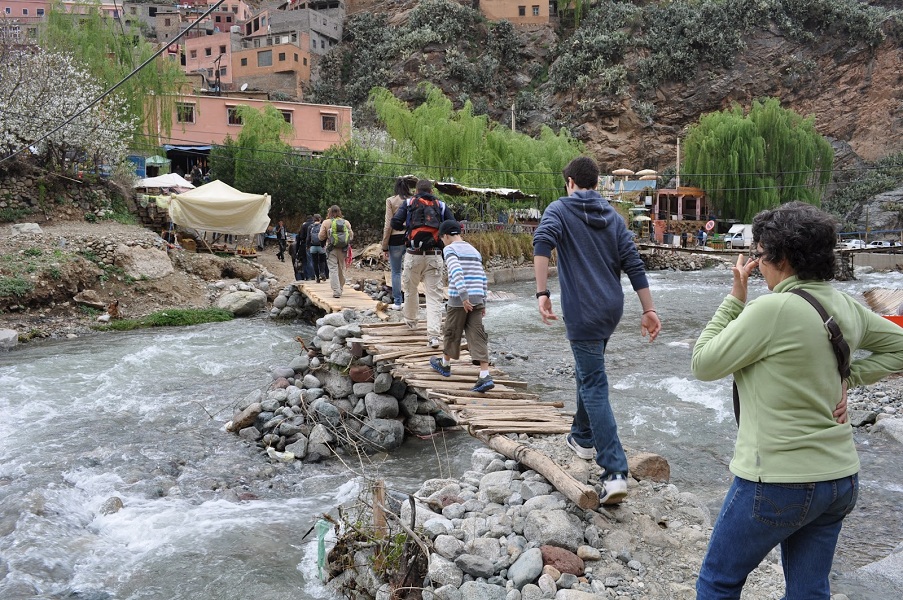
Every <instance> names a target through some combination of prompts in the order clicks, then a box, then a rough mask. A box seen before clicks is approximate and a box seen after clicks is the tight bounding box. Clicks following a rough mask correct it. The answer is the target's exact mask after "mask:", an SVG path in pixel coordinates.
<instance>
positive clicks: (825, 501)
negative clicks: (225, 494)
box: [299, 157, 903, 600]
mask: <svg viewBox="0 0 903 600" xmlns="http://www.w3.org/2000/svg"><path fill="white" fill-rule="evenodd" d="M563 176H564V180H565V189H566V192H567V195H566V196H563V197H561V198H559V199H558V200H556V201H555V202H552V203H551V204H550V205H549V206H548V207H547V208H546V209H545V212H544V213H543V215H542V218H541V220H540V223H539V225H538V227H537V228H536V231H535V233H534V236H533V255H534V258H533V267H534V276H535V279H536V301H537V310H538V312H539V317H540V319H541V320H542V322H543V323H545V324H547V325H551V324H553V323H554V322H555V321H556V320H557V319H558V318H559V317H558V315H557V314H556V313H555V310H554V309H553V304H552V292H551V291H550V288H549V285H548V281H549V267H550V261H551V258H552V255H553V252H555V253H556V258H555V263H556V267H557V276H558V288H559V290H560V292H559V295H560V310H561V316H562V318H563V321H564V329H565V333H566V336H567V339H568V341H569V343H570V346H571V351H572V354H573V356H574V371H575V378H576V384H577V391H576V410H575V414H574V417H573V421H572V425H571V431H570V433H569V434H568V435H567V436H566V438H565V440H566V444H567V445H568V447H569V448H570V449H571V450H572V451H573V452H574V453H575V454H576V455H577V456H578V457H579V458H581V459H585V460H595V461H596V463H597V464H598V465H599V467H601V469H602V476H601V481H600V488H601V492H600V501H601V502H602V503H603V504H606V505H615V504H619V503H621V502H622V501H623V500H624V499H625V498H626V496H627V494H628V464H627V458H626V455H625V452H624V449H623V447H622V445H621V442H620V439H619V437H618V431H617V424H616V421H615V416H614V413H613V411H612V407H611V403H610V401H609V385H608V379H607V376H606V371H605V351H606V350H607V347H608V342H609V339H610V338H611V335H612V333H613V332H614V330H615V328H616V327H617V325H618V323H619V322H620V320H621V316H622V314H623V312H624V292H623V289H622V285H621V275H622V273H623V274H626V275H627V278H628V279H629V281H630V284H631V287H632V288H633V290H634V292H635V293H636V295H637V298H638V300H639V303H640V306H641V309H640V318H639V326H640V327H639V328H640V334H641V335H642V336H644V337H645V336H648V338H649V341H650V342H651V341H654V340H655V339H656V338H657V337H658V336H659V334H660V333H661V331H662V323H661V321H660V319H659V317H658V314H657V311H656V306H655V303H654V302H653V297H652V293H651V291H650V287H649V281H648V280H647V278H646V273H645V268H644V264H643V261H642V259H641V257H640V254H639V251H638V249H637V246H636V244H635V242H634V236H633V234H632V233H631V232H630V230H629V229H628V227H627V224H626V223H625V220H624V219H623V218H621V217H620V216H619V215H618V214H617V212H616V211H615V209H614V208H613V207H612V206H611V205H610V204H609V203H608V202H607V201H606V200H605V199H604V198H603V197H602V196H601V195H600V194H599V192H598V191H597V187H598V183H599V168H598V165H597V164H596V163H595V161H593V160H592V159H591V158H588V157H579V158H576V159H574V160H573V161H571V162H570V163H569V164H568V165H567V166H566V167H565V169H564V171H563ZM336 219H339V220H341V211H339V209H338V207H337V206H334V207H332V208H330V213H329V218H328V219H327V220H326V221H323V222H322V223H320V220H319V216H318V215H314V217H313V218H312V219H309V220H308V222H307V223H305V226H304V227H302V230H301V232H300V233H299V235H300V238H301V239H302V240H307V239H315V240H316V241H318V242H320V244H319V245H322V244H323V243H325V244H326V250H325V251H324V250H321V251H314V250H313V248H316V247H318V245H314V244H313V243H308V244H306V245H303V247H304V248H306V250H305V253H306V256H307V257H308V258H309V257H310V256H311V255H313V254H315V253H320V252H326V253H327V256H329V257H330V260H329V269H330V272H332V270H333V269H336V270H338V269H342V268H343V266H342V261H341V260H338V259H339V258H340V257H341V250H340V249H336V248H335V244H333V246H332V249H330V245H329V244H330V239H331V236H332V235H333V234H332V233H331V230H335V227H334V225H332V224H331V223H330V221H331V222H332V223H335V220H336ZM346 227H347V231H348V239H349V240H350V238H351V228H350V225H348V224H347V222H346ZM311 230H312V231H315V234H313V235H311V234H309V231H311ZM752 231H753V244H752V255H751V256H744V255H742V254H741V255H740V256H738V259H737V263H736V265H735V266H734V267H733V268H732V273H733V282H732V285H731V288H730V290H729V292H728V294H727V295H726V296H725V298H724V300H723V301H722V303H721V305H720V306H719V307H718V309H717V310H716V312H715V314H714V316H713V317H712V319H711V320H710V321H709V323H708V324H707V325H706V326H705V328H704V330H703V331H702V333H701V334H700V336H699V339H698V340H697V342H696V344H695V346H694V349H693V353H692V361H691V368H692V371H693V374H694V375H695V376H696V377H697V378H698V379H700V380H703V381H711V380H716V379H721V378H724V377H727V376H728V375H733V376H734V381H735V399H734V400H735V412H736V416H737V424H738V433H737V441H736V445H735V451H734V456H733V459H732V460H731V462H730V470H731V472H732V473H733V475H734V479H733V483H732V485H731V488H730V490H729V492H728V494H727V497H726V498H725V500H724V504H723V507H722V509H721V512H720V514H719V516H718V518H717V520H716V522H715V526H714V531H713V533H712V537H711V541H710V543H709V548H708V551H707V553H706V556H705V558H704V561H703V564H702V568H701V569H700V573H699V578H698V580H697V584H696V590H697V598H699V599H700V600H708V599H723V598H739V597H740V592H741V590H742V588H743V586H744V584H745V582H746V578H747V576H748V575H749V573H750V572H751V571H752V570H753V569H754V568H756V567H757V566H758V565H759V563H760V562H761V561H762V560H763V559H764V558H765V556H766V555H767V554H768V553H769V552H770V551H771V550H772V548H774V547H775V546H780V549H781V562H782V566H783V569H784V577H785V582H786V595H787V597H788V598H824V599H827V598H829V596H830V587H829V581H828V575H829V572H830V570H831V564H832V560H833V556H834V551H835V548H836V544H837V539H838V536H839V533H840V529H841V526H842V522H843V520H844V517H845V516H846V515H847V514H848V513H849V512H850V511H851V510H852V509H853V507H854V505H855V504H856V500H857V497H858V491H859V480H858V472H859V459H858V456H857V454H856V449H855V446H854V442H853V433H852V427H851V426H850V424H849V421H848V418H847V406H846V393H847V389H848V388H849V387H854V386H860V385H867V384H871V383H875V382H877V381H878V380H880V379H881V378H883V377H885V376H887V375H889V374H891V373H894V372H900V371H903V328H900V327H898V326H897V325H895V324H894V323H892V322H891V321H888V320H886V319H883V318H881V317H880V316H879V315H877V314H875V313H873V312H872V311H870V310H869V309H867V308H866V307H864V306H863V305H862V304H860V303H859V302H857V301H856V300H855V299H854V298H852V297H850V296H848V295H846V294H844V293H842V292H839V291H837V290H835V289H834V288H833V287H832V286H831V285H830V284H829V283H828V281H829V280H830V279H832V278H833V276H834V244H835V238H836V233H835V232H836V222H835V220H834V219H833V217H831V216H830V215H828V214H827V213H825V212H822V211H821V210H820V209H818V208H815V207H814V206H811V205H809V204H805V203H801V202H791V203H788V204H783V205H781V206H779V207H777V208H775V209H771V210H764V211H762V212H760V213H759V214H758V215H756V217H755V218H754V219H753V228H752ZM701 233H702V234H703V235H702V236H700V235H699V232H697V241H698V239H699V238H700V237H702V240H703V243H704V240H705V237H703V236H704V235H705V232H704V231H702V232H701ZM463 234H464V232H463V231H462V227H461V225H460V223H458V222H457V221H456V220H455V219H454V216H453V215H452V213H451V211H450V210H449V208H448V207H447V206H446V205H445V203H444V202H442V201H441V200H439V199H438V198H437V197H436V196H435V195H434V194H433V190H432V184H431V182H430V181H428V180H419V181H417V183H416V187H415V190H414V193H413V194H411V192H410V188H409V186H408V182H407V181H405V180H404V179H398V180H397V181H396V186H395V194H394V195H393V196H392V197H390V198H387V199H386V212H385V223H384V232H383V239H382V251H383V252H384V254H385V256H386V258H387V259H388V261H389V265H390V268H391V271H392V279H391V281H392V294H393V300H394V303H393V305H392V308H393V309H395V310H400V311H402V315H403V317H404V322H405V323H406V324H407V325H408V326H409V327H411V328H416V327H417V326H418V308H419V297H418V289H417V286H418V284H420V283H423V285H424V291H425V295H426V311H425V317H426V331H427V345H428V346H429V347H431V348H439V346H440V343H441V345H442V355H441V356H436V357H433V358H432V359H431V360H430V365H431V367H432V368H433V369H434V370H435V371H437V372H438V373H440V374H441V375H443V376H445V377H449V376H450V375H451V371H452V364H451V362H452V361H453V360H455V359H458V358H459V357H460V347H461V340H462V335H463V336H466V339H467V343H468V350H469V352H470V355H471V359H472V361H473V362H474V364H479V366H480V373H479V377H478V379H477V381H476V383H475V385H474V387H473V390H474V391H476V392H488V391H489V390H491V389H492V388H493V387H494V383H493V381H492V378H491V376H490V373H489V353H488V335H487V333H486V330H485V329H484V326H483V317H484V316H485V314H486V298H487V293H488V287H487V278H486V273H485V271H484V269H483V257H482V256H481V255H480V253H479V252H478V251H477V250H476V248H474V247H473V246H472V245H471V244H469V243H468V242H466V241H465V240H464V237H463ZM299 247H300V246H299ZM302 264H303V263H302ZM309 264H310V263H308V265H309ZM308 269H309V268H308ZM443 269H447V272H448V290H447V295H448V301H447V303H445V304H444V305H443V290H442V287H441V286H442V272H443ZM757 270H758V271H759V272H760V273H761V275H762V278H763V279H764V281H765V284H766V286H767V287H768V289H769V290H771V291H772V292H773V293H771V294H766V295H764V296H762V297H760V298H757V299H755V300H752V301H750V302H747V290H748V284H749V277H750V276H751V275H752V274H753V272H755V271H757ZM320 272H321V271H320V270H316V271H315V272H314V273H315V277H316V278H317V279H318V280H319V278H320V276H321V275H320ZM306 273H307V274H308V276H309V273H310V270H308V271H306ZM331 281H332V280H331ZM333 290H334V292H335V293H334V295H340V293H341V292H340V289H338V291H337V288H336V287H335V284H333ZM443 313H444V315H445V317H444V325H443ZM826 329H827V330H829V332H830V335H826ZM857 350H864V351H866V352H860V353H859V354H857V355H856V358H851V353H855V352H856V351H857ZM738 540H742V542H741V543H738Z"/></svg>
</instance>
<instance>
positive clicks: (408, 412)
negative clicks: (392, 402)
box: [389, 390, 429, 417]
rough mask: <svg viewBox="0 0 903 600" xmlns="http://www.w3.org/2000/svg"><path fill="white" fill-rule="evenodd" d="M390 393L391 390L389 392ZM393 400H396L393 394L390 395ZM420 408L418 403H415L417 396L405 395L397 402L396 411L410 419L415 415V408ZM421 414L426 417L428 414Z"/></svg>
mask: <svg viewBox="0 0 903 600" xmlns="http://www.w3.org/2000/svg"><path fill="white" fill-rule="evenodd" d="M389 391H390V392H391V390H389ZM392 397H393V398H397V396H396V395H395V394H392ZM418 406H420V403H419V402H418V401H417V394H405V395H404V396H402V397H401V399H400V400H399V401H398V409H399V410H400V411H401V414H403V415H404V416H406V417H412V416H414V415H416V414H417V407H418ZM423 414H425V415H428V414H429V413H428V412H424V413H423Z"/></svg>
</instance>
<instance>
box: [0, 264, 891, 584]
mask: <svg viewBox="0 0 903 600" xmlns="http://www.w3.org/2000/svg"><path fill="white" fill-rule="evenodd" d="M729 277H730V275H729V273H728V272H726V271H701V272H695V273H672V272H661V273H653V274H651V275H650V278H651V283H652V289H653V294H654V296H655V299H656V304H657V307H658V310H659V314H660V316H661V317H662V320H663V322H664V326H665V329H664V332H663V333H662V335H661V337H660V338H659V340H658V341H657V342H655V343H653V344H649V343H648V342H646V341H645V340H643V339H642V338H641V337H640V336H639V331H638V325H637V323H638V315H639V303H638V301H637V300H636V297H635V295H634V294H633V293H632V292H630V291H628V300H627V308H626V311H625V317H624V320H623V321H622V325H621V327H620V328H619V329H618V331H617V332H616V333H615V335H614V336H613V339H612V342H611V344H610V346H609V354H608V370H609V378H610V382H611V384H612V388H613V389H612V396H613V403H614V406H615V412H616V415H617V418H618V422H619V424H620V428H621V434H622V439H623V441H624V443H625V445H628V446H630V447H631V448H634V449H638V450H649V451H653V452H658V453H660V454H662V455H664V456H665V457H667V458H668V460H669V461H670V463H671V467H672V478H673V481H674V483H675V484H677V485H678V486H679V487H680V488H681V489H682V490H686V491H692V492H695V493H698V494H700V495H701V496H702V497H704V498H706V500H707V501H708V503H709V505H710V506H711V507H712V509H713V510H716V509H717V507H718V505H719V504H720V500H721V497H722V495H723V493H724V491H725V490H726V489H727V486H728V483H729V473H728V471H727V468H726V466H727V462H728V460H729V457H730V453H731V450H732V444H733V434H734V425H733V420H732V419H733V417H732V415H731V414H730V406H729V397H730V391H729V388H728V384H727V383H726V382H723V381H722V382H714V383H704V382H699V381H696V380H695V379H694V378H693V377H692V375H691V374H690V372H689V348H690V346H691V343H692V339H693V338H694V337H695V336H696V335H698V333H699V331H700V330H701V329H702V327H703V325H704V324H705V322H706V321H707V319H708V317H709V316H710V315H711V314H712V312H713V311H714V309H715V307H716V306H717V304H718V303H719V302H720V300H721V298H722V296H723V294H724V293H725V292H726V290H727V287H728V285H729V283H728V282H729ZM893 277H894V276H893V275H867V276H864V277H863V279H861V280H859V281H856V282H850V283H843V284H838V285H840V286H841V287H842V288H843V289H846V290H847V291H850V292H852V293H857V292H861V291H863V290H865V289H868V288H870V287H880V286H891V285H893V284H892V283H891V282H892V278H893ZM555 287H556V286H555V285H554V282H553V291H554V289H555ZM753 287H756V284H753ZM758 287H759V288H760V290H762V289H764V284H759V285H758ZM496 289H497V290H500V291H501V290H507V291H510V292H514V293H515V294H517V295H518V296H519V297H520V298H522V300H514V301H510V302H503V303H496V304H491V305H490V308H489V313H488V315H487V319H486V327H487V330H488V331H489V334H490V342H491V344H492V348H493V350H494V351H496V352H500V353H502V354H504V353H506V352H511V353H514V354H516V355H517V356H516V357H515V358H514V359H513V360H504V359H501V360H500V362H499V366H500V367H502V368H503V369H505V370H506V371H508V372H509V373H510V374H511V375H512V376H514V377H516V378H519V379H522V380H526V381H529V382H531V383H533V384H535V389H536V390H537V391H539V392H540V393H543V394H546V395H548V397H550V398H556V399H562V400H564V401H565V402H566V403H568V405H569V406H570V407H571V408H572V407H573V389H574V384H573V379H572V377H570V376H569V375H567V373H568V372H569V371H568V369H569V368H570V365H571V357H570V351H569V349H568V346H567V342H566V340H565V338H564V327H563V325H562V324H555V325H552V326H545V325H543V324H542V323H541V321H540V320H539V317H538V315H537V313H536V309H535V300H533V291H534V288H533V285H532V283H521V284H512V285H510V286H505V287H496ZM556 306H557V303H556ZM312 333H313V330H312V328H311V327H309V326H298V325H279V324H274V323H271V322H269V321H265V320H239V321H234V322H231V323H221V324H211V325H204V326H199V327H193V328H190V329H181V330H166V331H162V332H160V331H148V330H145V331H139V332H132V333H120V334H103V335H96V336H89V337H86V338H81V339H75V340H67V341H52V342H46V343H39V344H33V345H28V346H25V347H22V348H19V349H17V350H15V351H13V352H11V353H8V354H5V355H0V390H2V391H0V414H2V415H3V419H0V599H3V600H18V599H20V598H21V599H29V598H47V599H62V598H79V599H82V600H106V599H110V600H112V599H117V600H124V599H138V598H149V599H186V600H187V599H192V600H195V599H199V598H217V599H233V598H234V599H236V600H238V599H242V600H244V599H247V598H255V597H256V598H260V599H266V600H278V599H282V598H285V599H289V598H291V599H301V600H305V599H312V598H329V597H330V595H329V594H328V592H327V591H326V590H325V589H324V588H323V586H321V585H320V584H319V583H318V580H317V576H316V575H317V566H316V560H317V548H316V540H315V539H314V537H315V535H314V534H311V535H308V536H307V537H305V534H307V533H308V531H309V529H310V528H311V526H312V525H313V524H314V523H315V521H316V520H317V518H318V516H319V515H321V514H323V513H325V512H329V511H331V510H332V509H333V508H334V507H335V506H336V505H338V504H339V503H342V502H345V501H348V500H351V499H353V498H354V497H355V496H356V495H357V493H358V491H359V485H360V480H359V478H358V477H357V476H356V475H355V474H354V473H353V472H351V471H349V470H348V469H346V468H345V467H344V466H342V465H341V464H336V463H335V462H332V463H330V464H329V465H327V466H324V465H301V464H296V465H294V466H292V467H288V468H278V469H277V468H275V467H274V466H272V465H270V464H269V463H268V461H267V459H266V458H265V457H263V456H262V454H261V453H260V452H259V451H258V450H256V449H254V448H251V447H249V446H248V445H246V444H245V443H244V442H242V441H240V440H239V439H238V438H237V437H235V436H234V435H231V434H226V433H224V432H223V430H222V426H223V423H224V422H225V421H226V420H228V418H229V417H230V416H231V413H232V407H233V406H234V404H235V403H236V402H237V401H238V400H239V399H240V398H242V397H243V396H244V395H245V394H246V393H248V392H249V391H251V390H253V389H255V388H259V387H262V386H264V385H265V384H266V383H267V382H268V381H269V377H268V374H267V373H266V368H267V367H268V366H270V365H283V364H287V363H288V361H289V360H290V358H291V357H292V356H293V355H294V354H295V353H297V352H298V350H299V346H298V344H297V342H295V341H294V337H295V336H297V335H303V336H304V337H305V338H307V337H309V336H310V335H311V334H312ZM562 372H563V373H562ZM858 442H859V443H858V446H859V450H860V456H861V458H862V461H863V471H862V495H861V497H860V503H859V507H857V510H856V511H855V512H854V513H853V515H851V517H850V518H848V519H847V522H846V523H847V525H846V527H845V528H844V531H843V533H842V536H841V543H840V547H839V550H838V557H837V559H836V561H835V570H836V571H837V572H838V579H837V581H836V582H835V584H836V588H837V590H838V591H840V590H841V589H842V591H844V592H846V593H847V594H848V595H849V597H850V598H851V599H853V600H856V598H870V599H871V598H880V597H882V596H881V592H880V591H879V592H877V593H876V594H877V595H872V594H870V593H868V592H864V591H862V590H858V589H857V587H856V585H855V584H851V583H849V582H847V581H846V580H845V577H844V575H843V574H844V573H849V572H851V571H852V570H853V569H855V568H856V567H858V566H861V565H863V564H866V563H868V562H871V561H873V560H877V559H879V558H882V557H883V556H885V555H886V554H888V553H889V552H890V550H891V549H892V548H893V547H894V546H896V544H897V543H898V542H899V541H900V540H903V525H901V521H900V508H901V507H903V486H901V483H900V480H899V476H898V474H899V473H900V472H901V466H903V457H901V456H900V452H899V445H896V444H894V443H892V442H887V441H884V440H880V439H870V438H868V437H867V436H859V437H858ZM476 445H477V443H476V442H475V441H474V440H473V439H471V438H470V437H469V436H467V435H466V434H463V433H455V434H451V435H448V436H445V437H440V438H436V439H434V440H431V441H422V440H413V441H410V442H407V443H406V444H405V446H404V447H403V448H402V449H401V450H400V451H397V452H395V453H393V454H392V455H391V456H390V457H388V458H384V457H382V458H380V461H379V462H378V463H376V462H375V463H374V465H375V464H378V465H379V466H378V470H379V474H380V476H382V477H383V478H385V479H387V480H388V481H389V484H390V486H392V487H394V488H396V489H400V490H404V491H413V490H414V489H416V487H417V486H418V484H419V482H420V481H422V480H424V479H427V478H430V477H437V476H447V475H452V476H456V475H459V474H460V473H461V472H462V471H464V470H465V469H467V468H468V465H469V457H470V452H471V449H472V448H474V447H476ZM349 466H351V467H352V468H354V469H355V470H357V469H359V468H360V466H359V465H357V464H350V465H349ZM371 468H373V469H375V468H376V466H371ZM114 496H116V497H119V498H121V499H122V502H123V504H124V507H123V508H122V509H121V510H119V511H118V512H112V513H110V514H105V512H108V511H104V510H102V508H103V505H104V503H105V502H107V501H108V500H109V499H110V498H111V497H114ZM857 591H859V592H861V593H860V594H859V595H857ZM885 597H886V596H885Z"/></svg>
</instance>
